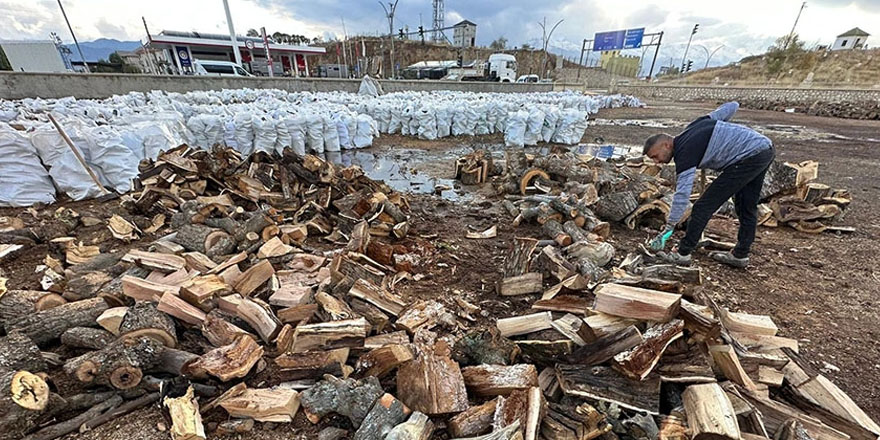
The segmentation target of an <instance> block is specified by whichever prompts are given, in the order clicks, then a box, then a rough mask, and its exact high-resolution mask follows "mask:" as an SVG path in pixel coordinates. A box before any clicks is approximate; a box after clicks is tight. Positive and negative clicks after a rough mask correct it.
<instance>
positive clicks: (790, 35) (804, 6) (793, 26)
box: [782, 2, 807, 50]
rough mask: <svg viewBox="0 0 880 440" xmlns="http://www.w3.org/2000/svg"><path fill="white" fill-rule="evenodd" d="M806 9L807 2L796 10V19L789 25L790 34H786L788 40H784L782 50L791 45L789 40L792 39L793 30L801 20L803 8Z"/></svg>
mask: <svg viewBox="0 0 880 440" xmlns="http://www.w3.org/2000/svg"><path fill="white" fill-rule="evenodd" d="M806 7H807V2H803V3H801V9H800V10H798V15H797V18H795V19H794V24H793V25H791V32H789V33H788V38H787V39H786V40H785V47H784V48H783V49H782V50H785V49H788V45H789V44H791V39H792V37H794V28H796V27H797V24H798V21H799V20H800V19H801V12H804V8H806Z"/></svg>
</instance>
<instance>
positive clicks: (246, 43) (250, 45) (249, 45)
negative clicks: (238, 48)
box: [244, 40, 254, 50]
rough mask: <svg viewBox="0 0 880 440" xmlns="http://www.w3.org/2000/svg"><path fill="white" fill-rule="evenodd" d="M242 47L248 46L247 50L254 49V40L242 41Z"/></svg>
mask: <svg viewBox="0 0 880 440" xmlns="http://www.w3.org/2000/svg"><path fill="white" fill-rule="evenodd" d="M244 47H246V48H248V50H254V42H253V41H252V40H247V41H245V42H244Z"/></svg>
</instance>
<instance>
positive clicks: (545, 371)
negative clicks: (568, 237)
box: [453, 238, 880, 440]
mask: <svg viewBox="0 0 880 440" xmlns="http://www.w3.org/2000/svg"><path fill="white" fill-rule="evenodd" d="M537 243H538V242H537V240H535V239H530V238H517V239H515V240H514V242H513V243H512V244H511V247H510V251H509V252H508V256H509V257H508V258H507V260H506V261H505V271H506V272H505V274H504V275H505V277H506V278H504V279H503V280H502V281H501V283H500V284H504V283H511V282H512V280H515V279H523V278H529V277H534V279H536V280H537V281H538V282H537V283H536V284H535V287H536V289H519V290H510V289H506V288H504V287H502V294H506V295H520V294H524V293H532V292H534V291H537V292H539V293H541V295H542V296H541V298H540V299H539V300H537V301H535V302H534V303H533V305H532V309H533V310H534V313H531V314H527V315H521V316H512V317H507V318H501V319H498V320H497V334H496V333H493V334H492V335H491V336H486V335H484V334H477V335H473V336H468V337H465V338H464V339H462V340H460V341H459V343H458V344H457V345H456V348H459V345H461V346H462V347H461V349H462V350H463V351H464V352H466V353H467V354H469V355H470V356H471V357H472V358H473V359H474V361H477V362H486V363H489V362H492V363H501V364H505V365H509V366H507V367H485V366H483V367H467V368H465V371H468V370H469V369H471V368H478V369H479V371H480V376H478V377H480V382H478V383H479V386H480V387H481V388H480V389H482V388H490V389H500V388H504V389H521V390H525V389H526V388H527V387H529V386H532V384H533V383H534V380H535V377H534V374H535V373H537V378H536V379H537V382H538V385H539V387H540V388H541V390H542V391H543V398H544V399H546V400H547V401H549V402H550V403H549V406H547V407H545V408H544V410H543V411H541V410H539V409H538V407H537V406H534V407H533V406H532V402H533V401H532V400H531V395H530V394H529V395H528V396H529V399H527V402H528V403H529V404H528V405H526V404H522V406H523V408H524V409H523V410H522V411H523V412H522V414H523V416H522V417H521V420H523V421H528V420H532V419H533V418H537V419H538V420H540V422H539V423H538V424H528V423H527V424H525V425H522V426H525V427H526V428H527V430H526V431H525V435H526V438H530V437H529V435H532V437H531V438H536V437H534V435H536V433H537V432H540V434H541V435H542V436H543V438H546V439H593V438H597V437H601V436H603V435H604V437H602V438H605V439H611V438H616V437H615V436H614V434H616V435H617V436H619V437H620V438H636V439H642V438H644V439H651V438H657V436H658V435H659V438H660V439H684V438H694V439H705V438H718V439H730V440H735V439H747V438H748V439H755V440H757V439H759V438H764V439H766V438H774V439H777V440H781V439H785V440H794V439H807V438H813V439H820V438H821V439H847V438H852V439H855V438H858V439H865V440H867V439H875V438H877V436H878V435H880V426H878V425H877V423H876V422H874V421H873V420H871V418H870V417H869V416H868V415H867V414H866V413H865V412H864V411H863V410H862V409H860V408H859V407H858V406H857V405H856V404H855V403H854V402H853V401H852V399H851V398H850V397H849V396H847V395H846V394H845V393H844V392H843V391H842V390H841V389H840V388H838V387H837V386H835V385H834V384H833V383H832V382H831V381H829V380H828V378H827V377H825V376H824V375H822V373H821V372H820V371H819V370H818V369H816V368H815V367H813V366H812V365H811V364H810V363H809V362H808V361H807V360H806V359H804V358H803V357H802V356H801V355H800V354H798V350H799V346H798V345H799V344H798V341H797V340H796V339H790V338H786V337H781V336H778V335H777V331H778V329H777V326H776V325H775V324H774V323H773V320H772V319H771V318H770V317H769V316H763V315H751V314H746V313H737V312H733V311H730V310H727V309H725V308H722V307H719V306H718V305H717V304H716V303H715V302H714V301H713V300H712V299H711V298H710V297H709V296H708V295H707V294H706V293H704V292H702V291H701V290H699V285H700V284H702V275H701V271H700V269H698V268H684V267H676V266H671V265H666V264H662V263H661V262H658V261H657V260H656V258H655V257H653V256H651V255H650V254H647V253H644V252H643V253H632V254H629V255H627V256H626V257H625V258H623V259H622V261H621V263H620V264H619V265H617V266H616V267H614V268H613V269H612V270H611V271H609V273H608V275H607V277H606V278H605V279H604V280H603V282H602V283H594V282H591V281H590V280H589V279H588V278H587V277H584V276H583V275H582V274H581V273H579V272H580V271H579V268H577V267H573V266H572V265H571V264H570V263H568V262H567V261H565V259H560V258H557V257H554V255H556V254H557V253H558V249H557V245H556V244H555V243H552V244H548V245H547V246H545V247H543V248H542V249H540V250H539V251H536V247H537ZM542 278H543V279H544V280H545V281H548V280H549V281H552V282H554V283H555V284H553V285H552V286H550V287H548V288H543V287H542V284H541V283H540V281H541V280H542ZM507 338H512V340H509V339H507ZM483 377H488V378H489V379H483ZM465 380H466V383H467V380H468V375H467V374H465ZM484 382H485V383H484ZM489 384H491V385H489ZM492 387H494V388H492ZM510 396H514V394H513V393H511V394H510ZM535 399H536V400H538V398H537V397H536V398H535ZM584 401H586V402H588V403H589V404H591V405H593V406H589V405H585V404H584V403H583V402H584ZM504 402H505V400H504V399H500V398H499V402H498V403H496V405H501V404H502V403H504ZM596 410H598V413H596V414H598V415H593V414H594V412H595V411H596ZM480 411H483V413H484V414H485V411H489V410H487V409H481V407H475V408H472V409H469V410H468V411H466V412H465V413H462V414H471V415H470V417H471V418H475V417H477V415H476V414H478V413H480ZM646 414H647V415H648V417H646V416H645V415H646ZM459 417H464V416H463V415H459V416H456V418H454V419H453V420H456V419H458V418H459ZM497 417H498V412H497V410H496V412H495V419H494V420H496V421H497ZM542 417H543V418H542ZM597 420H598V421H599V422H598V423H597ZM608 431H611V432H608ZM493 438H509V437H504V436H502V437H493Z"/></svg>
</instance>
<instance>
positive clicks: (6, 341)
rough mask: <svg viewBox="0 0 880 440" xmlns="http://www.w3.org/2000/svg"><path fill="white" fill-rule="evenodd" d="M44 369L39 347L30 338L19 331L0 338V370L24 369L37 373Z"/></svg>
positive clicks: (44, 363) (44, 364)
mask: <svg viewBox="0 0 880 440" xmlns="http://www.w3.org/2000/svg"><path fill="white" fill-rule="evenodd" d="M46 369H47V366H46V362H45V361H44V360H43V356H42V355H41V354H40V348H39V347H37V344H35V343H34V341H32V340H31V338H29V337H27V336H25V335H23V334H21V333H19V332H12V333H9V334H8V335H6V336H4V337H2V338H0V371H6V370H9V371H18V370H26V371H30V372H33V373H39V372H42V371H46Z"/></svg>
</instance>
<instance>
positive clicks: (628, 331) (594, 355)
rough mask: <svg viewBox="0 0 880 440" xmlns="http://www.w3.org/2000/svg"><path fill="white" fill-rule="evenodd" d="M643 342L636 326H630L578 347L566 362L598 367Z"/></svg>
mask: <svg viewBox="0 0 880 440" xmlns="http://www.w3.org/2000/svg"><path fill="white" fill-rule="evenodd" d="M643 341H644V339H643V338H642V334H641V333H640V332H639V330H638V329H637V328H636V327H635V326H629V327H627V328H625V329H623V330H620V331H617V332H614V333H610V334H608V335H605V336H602V337H600V338H598V339H596V340H594V341H589V342H588V343H587V344H586V345H583V346H581V347H578V348H577V349H576V350H575V351H574V352H572V353H571V354H570V355H569V356H568V357H567V358H566V361H567V362H568V363H571V364H578V365H584V366H591V365H598V364H601V363H604V362H607V361H608V360H610V359H612V358H614V357H615V356H617V355H618V354H620V353H623V352H625V351H627V350H630V349H632V348H633V347H636V346H638V345H639V344H641V343H642V342H643Z"/></svg>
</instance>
